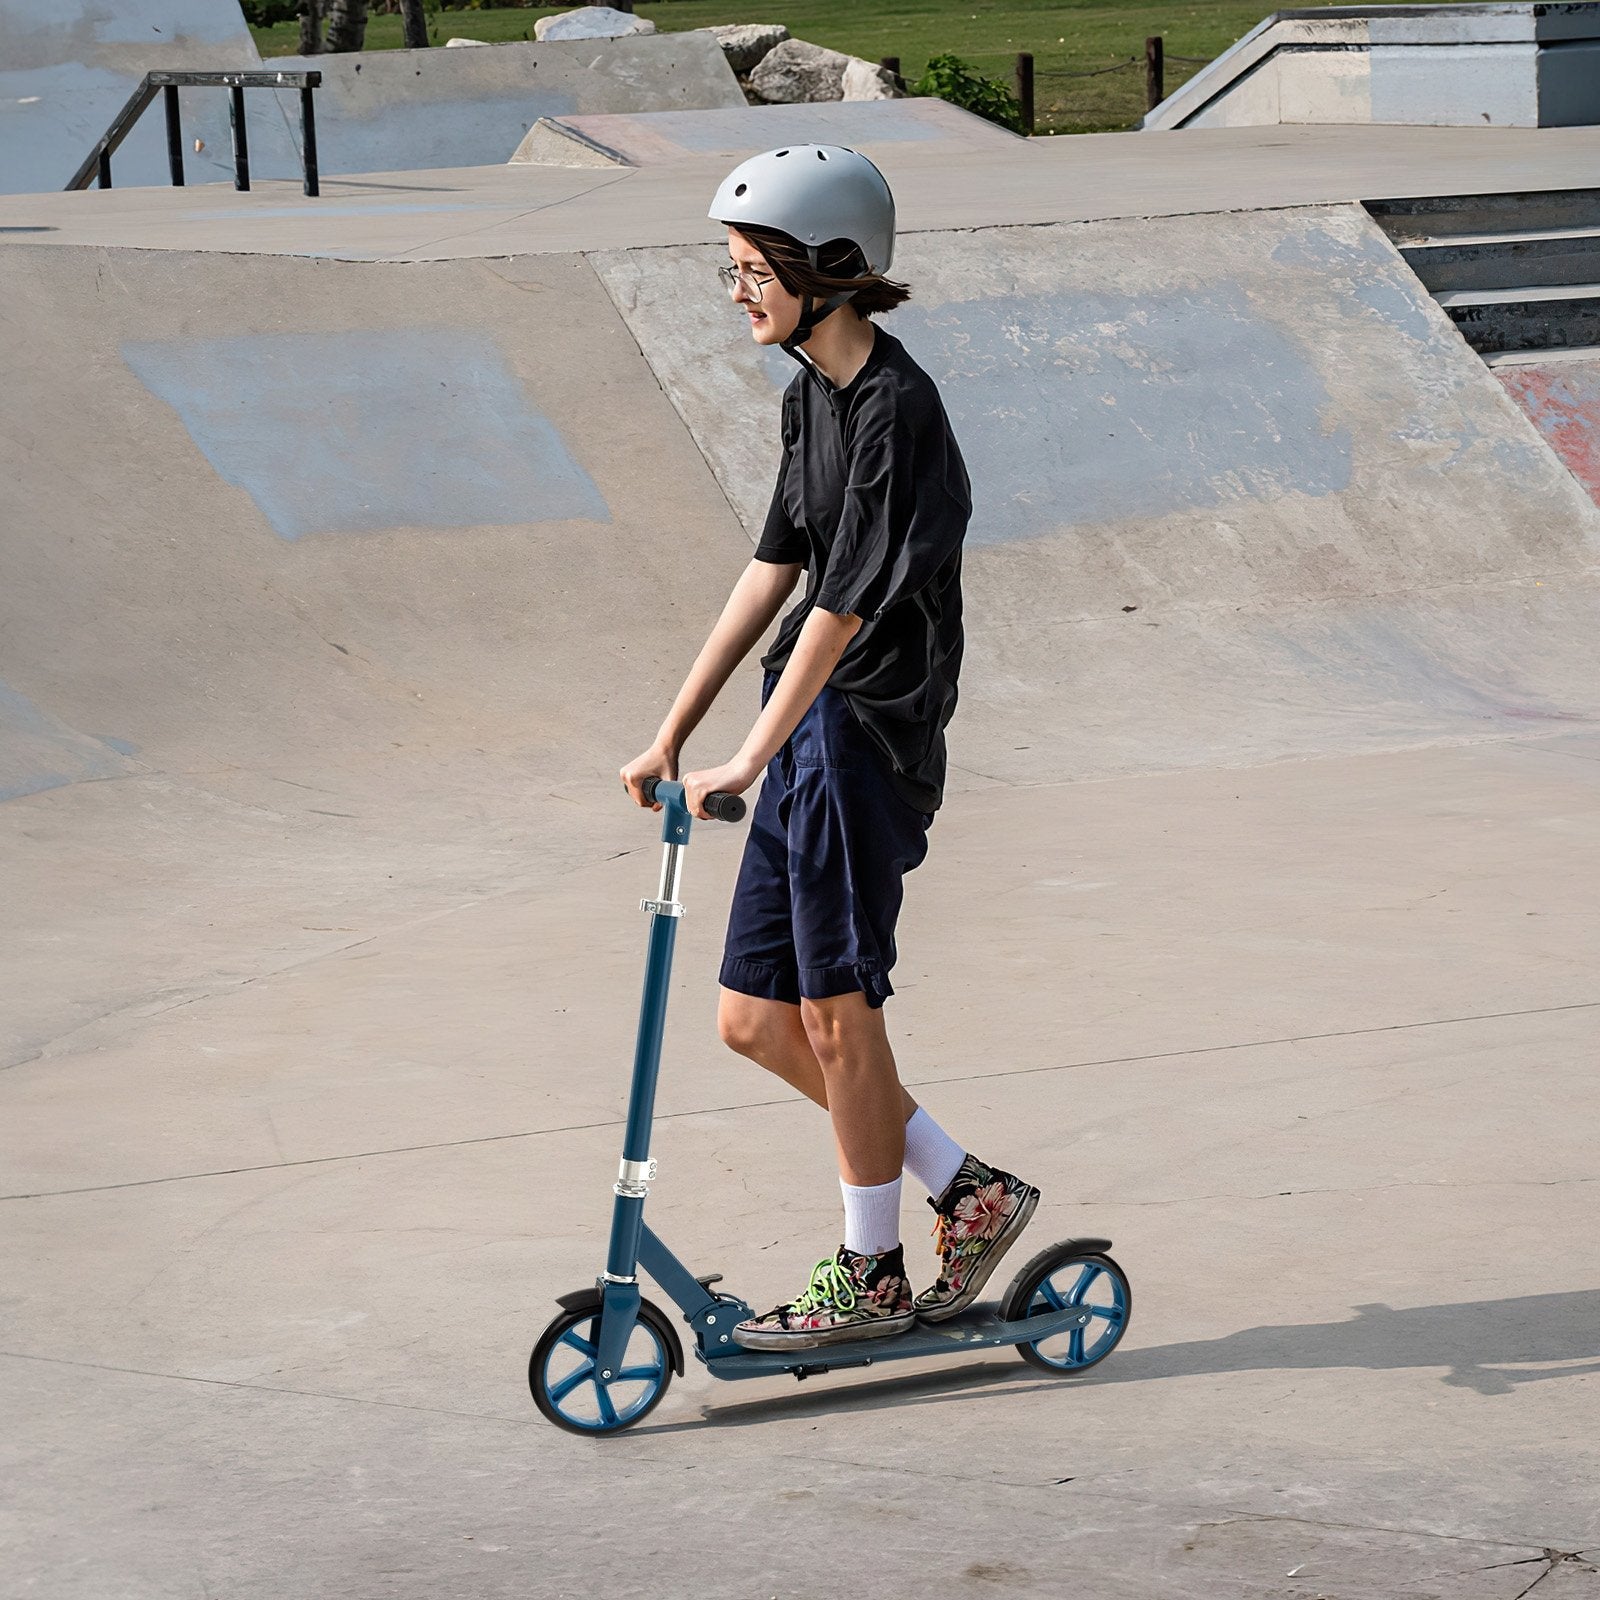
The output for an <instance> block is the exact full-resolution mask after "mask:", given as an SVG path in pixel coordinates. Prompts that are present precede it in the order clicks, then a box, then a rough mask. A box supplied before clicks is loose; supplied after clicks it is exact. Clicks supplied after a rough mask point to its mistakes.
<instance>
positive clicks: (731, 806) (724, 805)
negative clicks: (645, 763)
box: [639, 778, 744, 822]
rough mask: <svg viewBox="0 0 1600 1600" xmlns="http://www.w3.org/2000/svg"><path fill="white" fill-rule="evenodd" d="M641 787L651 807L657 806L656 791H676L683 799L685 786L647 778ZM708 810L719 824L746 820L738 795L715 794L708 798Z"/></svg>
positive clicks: (665, 780) (669, 781)
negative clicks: (668, 789)
mask: <svg viewBox="0 0 1600 1600" xmlns="http://www.w3.org/2000/svg"><path fill="white" fill-rule="evenodd" d="M639 787H640V788H641V789H643V790H644V797H645V799H646V800H648V801H649V802H650V804H651V805H654V804H655V801H656V791H657V790H658V789H661V788H672V789H676V790H677V791H678V793H677V798H678V799H679V800H681V799H682V798H683V785H682V784H681V783H674V782H672V781H671V780H670V779H668V778H646V779H645V780H644V782H643V783H642V784H640V785H639ZM706 810H707V811H708V812H709V813H710V814H711V815H712V816H713V817H715V818H716V820H717V821H718V822H740V821H742V820H743V818H744V800H743V798H742V797H741V796H739V795H736V794H722V793H721V792H720V791H719V792H714V793H712V794H708V795H707V796H706Z"/></svg>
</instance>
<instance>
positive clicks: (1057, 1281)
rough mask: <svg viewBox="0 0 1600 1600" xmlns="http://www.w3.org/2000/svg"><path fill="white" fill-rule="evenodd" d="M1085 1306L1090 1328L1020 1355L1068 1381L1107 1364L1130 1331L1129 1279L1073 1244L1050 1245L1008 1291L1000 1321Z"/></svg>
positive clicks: (1026, 1347)
mask: <svg viewBox="0 0 1600 1600" xmlns="http://www.w3.org/2000/svg"><path fill="white" fill-rule="evenodd" d="M1070 1306H1086V1307H1087V1308H1088V1309H1089V1311H1090V1312H1091V1314H1092V1315H1091V1320H1090V1322H1089V1325H1088V1326H1087V1327H1084V1328H1069V1329H1068V1330H1067V1331H1066V1332H1065V1333H1057V1334H1052V1335H1051V1336H1050V1337H1049V1338H1047V1339H1038V1340H1036V1341H1035V1342H1034V1343H1032V1344H1019V1345H1018V1346H1016V1351H1017V1354H1018V1355H1019V1356H1021V1357H1022V1359H1023V1360H1024V1361H1026V1362H1028V1363H1029V1364H1030V1365H1031V1366H1035V1367H1042V1368H1043V1369H1044V1370H1045V1371H1046V1372H1053V1373H1056V1374H1057V1375H1058V1376H1065V1375H1068V1374H1071V1373H1075V1372H1083V1371H1084V1370H1086V1369H1087V1368H1089V1367H1092V1366H1095V1365H1096V1364H1097V1363H1099V1362H1101V1361H1104V1360H1105V1358H1106V1357H1107V1356H1108V1355H1110V1354H1111V1352H1112V1351H1113V1350H1115V1349H1116V1347H1117V1345H1118V1343H1119V1342H1120V1341H1121V1339H1122V1336H1123V1334H1124V1333H1126V1332H1127V1330H1128V1320H1129V1318H1130V1317H1131V1316H1132V1315H1133V1290H1132V1289H1131V1288H1130V1287H1129V1285H1128V1279H1127V1275H1126V1274H1125V1273H1124V1272H1123V1270H1122V1268H1121V1267H1119V1266H1118V1265H1117V1264H1116V1262H1115V1261H1113V1260H1112V1259H1111V1257H1110V1256H1106V1255H1098V1254H1094V1253H1092V1252H1089V1251H1085V1250H1084V1249H1083V1248H1082V1247H1081V1246H1078V1245H1073V1244H1058V1245H1052V1246H1051V1247H1050V1248H1049V1249H1048V1250H1042V1251H1040V1252H1039V1254H1038V1255H1036V1256H1035V1257H1034V1258H1033V1260H1032V1261H1030V1262H1029V1263H1028V1264H1027V1266H1025V1267H1024V1268H1023V1269H1022V1271H1021V1272H1019V1273H1018V1274H1017V1276H1016V1278H1015V1279H1014V1280H1013V1281H1012V1284H1011V1287H1010V1288H1009V1289H1007V1290H1006V1295H1005V1299H1004V1300H1003V1301H1002V1302H1001V1304H1000V1315H1001V1316H1002V1317H1004V1318H1005V1320H1006V1321H1007V1322H1018V1321H1020V1320H1021V1319H1022V1318H1023V1317H1035V1316H1041V1315H1043V1314H1044V1313H1045V1312H1046V1311H1065V1310H1066V1309H1067V1308H1068V1307H1070Z"/></svg>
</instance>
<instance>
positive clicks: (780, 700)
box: [683, 610, 861, 817]
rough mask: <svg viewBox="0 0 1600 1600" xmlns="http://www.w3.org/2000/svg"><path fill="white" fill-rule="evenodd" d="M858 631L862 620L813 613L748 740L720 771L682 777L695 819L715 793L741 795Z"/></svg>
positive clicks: (807, 707) (793, 726)
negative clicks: (708, 798) (706, 800)
mask: <svg viewBox="0 0 1600 1600" xmlns="http://www.w3.org/2000/svg"><path fill="white" fill-rule="evenodd" d="M860 627H861V618H860V617H857V616H853V615H846V616H835V615H834V613H833V612H831V611H817V610H813V611H812V613H811V615H810V616H809V617H807V618H806V620H805V625H804V626H803V627H802V628H801V630H800V637H799V638H798V639H796V640H795V645H794V651H793V653H792V654H791V655H790V657H789V661H788V664H787V665H786V666H785V667H784V669H783V676H782V677H781V678H779V680H778V682H777V685H776V686H775V687H774V689H773V691H772V694H771V695H770V696H769V697H768V699H767V703H766V705H765V706H764V707H763V708H762V712H761V715H760V716H759V717H757V718H756V723H755V726H754V727H753V728H751V730H750V734H749V737H748V738H746V740H745V742H744V743H743V745H741V746H740V748H739V753H738V754H737V755H736V756H735V757H734V758H733V760H732V761H728V762H725V763H724V764H723V765H722V766H720V767H708V768H705V769H703V770H702V771H699V772H687V773H685V774H684V777H683V788H684V799H685V802H686V804H687V805H688V807H689V810H690V811H691V812H692V813H693V814H694V815H695V816H697V817H704V816H706V814H707V813H706V810H705V797H706V796H707V795H708V794H711V793H713V792H715V791H718V790H720V791H722V792H723V793H725V794H743V793H744V791H745V790H746V789H748V788H749V787H750V785H751V784H752V783H754V782H755V781H756V779H757V778H758V777H759V776H760V775H761V769H762V768H763V767H765V766H766V764H767V763H768V762H769V761H770V760H771V759H772V757H773V756H774V755H775V754H776V753H777V751H778V749H779V748H780V747H781V746H782V744H783V742H784V740H785V739H787V738H788V737H789V735H790V734H791V733H793V732H794V730H795V729H796V728H797V727H798V726H799V723H800V719H801V718H802V717H803V716H804V715H805V714H806V712H807V711H808V710H810V708H811V704H812V702H813V701H814V700H815V699H816V698H817V696H818V694H820V693H821V691H822V686H823V685H824V684H825V683H826V682H827V681H828V679H829V678H830V677H831V676H832V675H833V669H834V668H835V667H836V666H837V665H838V663H839V657H840V656H842V655H843V654H844V652H845V647H846V646H847V645H848V644H849V643H850V641H851V640H852V639H853V638H854V637H855V635H856V632H857V630H858V629H859V628H860Z"/></svg>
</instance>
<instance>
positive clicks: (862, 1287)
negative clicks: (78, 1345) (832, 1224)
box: [733, 1245, 917, 1350]
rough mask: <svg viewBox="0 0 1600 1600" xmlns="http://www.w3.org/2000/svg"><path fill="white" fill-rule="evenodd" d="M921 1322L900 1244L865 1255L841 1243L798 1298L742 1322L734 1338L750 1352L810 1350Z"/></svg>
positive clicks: (881, 1334) (818, 1266)
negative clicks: (880, 1252)
mask: <svg viewBox="0 0 1600 1600" xmlns="http://www.w3.org/2000/svg"><path fill="white" fill-rule="evenodd" d="M916 1320H917V1317H916V1312H915V1311H913V1310H912V1307H911V1285H910V1284H909V1283H908V1282H907V1281H906V1265H905V1258H904V1255H903V1254H902V1252H901V1248H900V1246H899V1245H896V1246H895V1247H894V1249H893V1250H889V1251H886V1252H885V1253H884V1254H883V1255H880V1256H863V1255H853V1254H852V1253H851V1252H850V1251H848V1250H846V1249H845V1248H844V1247H843V1246H842V1245H841V1246H840V1247H839V1253H838V1255H836V1256H830V1257H828V1258H827V1259H826V1260H823V1261H819V1262H818V1263H817V1264H816V1266H814V1267H813V1268H812V1269H811V1282H810V1283H808V1284H807V1285H806V1290H805V1293H804V1294H802V1295H801V1296H800V1298H799V1299H798V1300H793V1301H791V1302H790V1303H789V1304H788V1305H786V1306H777V1307H775V1308H774V1309H773V1310H771V1311H769V1312H768V1313H767V1314H766V1315H765V1316H764V1317H752V1318H751V1320H750V1321H749V1322H741V1323H740V1324H739V1326H738V1327H737V1328H735V1329H734V1330H733V1339H734V1343H735V1344H739V1345H743V1346H744V1348H745V1349H746V1350H811V1349H815V1348H816V1347H817V1346H818V1345H825V1344H843V1343H844V1342H846V1341H847V1340H850V1339H880V1338H883V1337H885V1336H887V1335H888V1334H891V1333H904V1332H905V1331H906V1329H907V1328H909V1327H910V1326H911V1325H912V1323H914V1322H915V1321H916Z"/></svg>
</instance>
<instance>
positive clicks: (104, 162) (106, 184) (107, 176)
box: [95, 150, 111, 189]
mask: <svg viewBox="0 0 1600 1600" xmlns="http://www.w3.org/2000/svg"><path fill="white" fill-rule="evenodd" d="M95 166H96V168H97V171H98V177H99V180H100V187H101V188H102V189H109V188H110V187H111V152H110V151H109V150H102V151H101V152H100V157H99V159H98V161H96V163H95Z"/></svg>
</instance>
